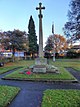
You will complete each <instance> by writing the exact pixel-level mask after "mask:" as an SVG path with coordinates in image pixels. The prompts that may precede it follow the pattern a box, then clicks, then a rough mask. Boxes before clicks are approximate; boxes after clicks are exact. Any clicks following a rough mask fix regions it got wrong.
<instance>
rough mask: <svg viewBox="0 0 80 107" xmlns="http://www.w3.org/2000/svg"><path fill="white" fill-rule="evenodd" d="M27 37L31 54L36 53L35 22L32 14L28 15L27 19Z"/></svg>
mask: <svg viewBox="0 0 80 107" xmlns="http://www.w3.org/2000/svg"><path fill="white" fill-rule="evenodd" d="M28 39H29V51H30V52H31V53H32V54H33V53H37V51H38V45H37V36H36V31H35V24H34V20H33V18H32V16H30V19H29V25H28Z"/></svg>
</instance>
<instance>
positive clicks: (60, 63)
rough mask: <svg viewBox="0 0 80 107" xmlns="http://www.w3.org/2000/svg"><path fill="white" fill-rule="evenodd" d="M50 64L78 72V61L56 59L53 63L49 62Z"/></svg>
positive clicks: (79, 65) (79, 62)
mask: <svg viewBox="0 0 80 107" xmlns="http://www.w3.org/2000/svg"><path fill="white" fill-rule="evenodd" d="M50 64H53V65H55V66H57V67H71V68H74V69H75V70H77V71H80V59H57V60H56V61H55V62H53V61H52V60H50Z"/></svg>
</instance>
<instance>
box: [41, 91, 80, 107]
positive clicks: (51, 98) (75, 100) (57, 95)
mask: <svg viewBox="0 0 80 107" xmlns="http://www.w3.org/2000/svg"><path fill="white" fill-rule="evenodd" d="M41 107H80V90H58V89H57V90H46V91H44V96H43V101H42V106H41Z"/></svg>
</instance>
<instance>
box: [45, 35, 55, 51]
mask: <svg viewBox="0 0 80 107" xmlns="http://www.w3.org/2000/svg"><path fill="white" fill-rule="evenodd" d="M52 49H53V41H52V37H51V36H49V37H48V39H47V42H46V46H45V51H48V52H50V51H51V50H52Z"/></svg>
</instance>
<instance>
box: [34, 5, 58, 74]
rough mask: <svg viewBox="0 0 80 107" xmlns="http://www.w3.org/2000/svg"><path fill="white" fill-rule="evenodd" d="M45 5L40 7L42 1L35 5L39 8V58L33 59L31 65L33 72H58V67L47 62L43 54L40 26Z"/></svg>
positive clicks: (41, 29)
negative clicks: (33, 61) (32, 64)
mask: <svg viewBox="0 0 80 107" xmlns="http://www.w3.org/2000/svg"><path fill="white" fill-rule="evenodd" d="M43 9H45V7H44V6H43V7H42V3H39V7H36V10H39V15H38V17H39V58H36V59H35V65H34V66H33V72H36V73H46V72H49V71H51V72H55V73H58V69H57V68H56V67H54V66H52V65H48V64H47V58H44V54H43V28H42V18H43V15H42V10H43Z"/></svg>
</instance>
